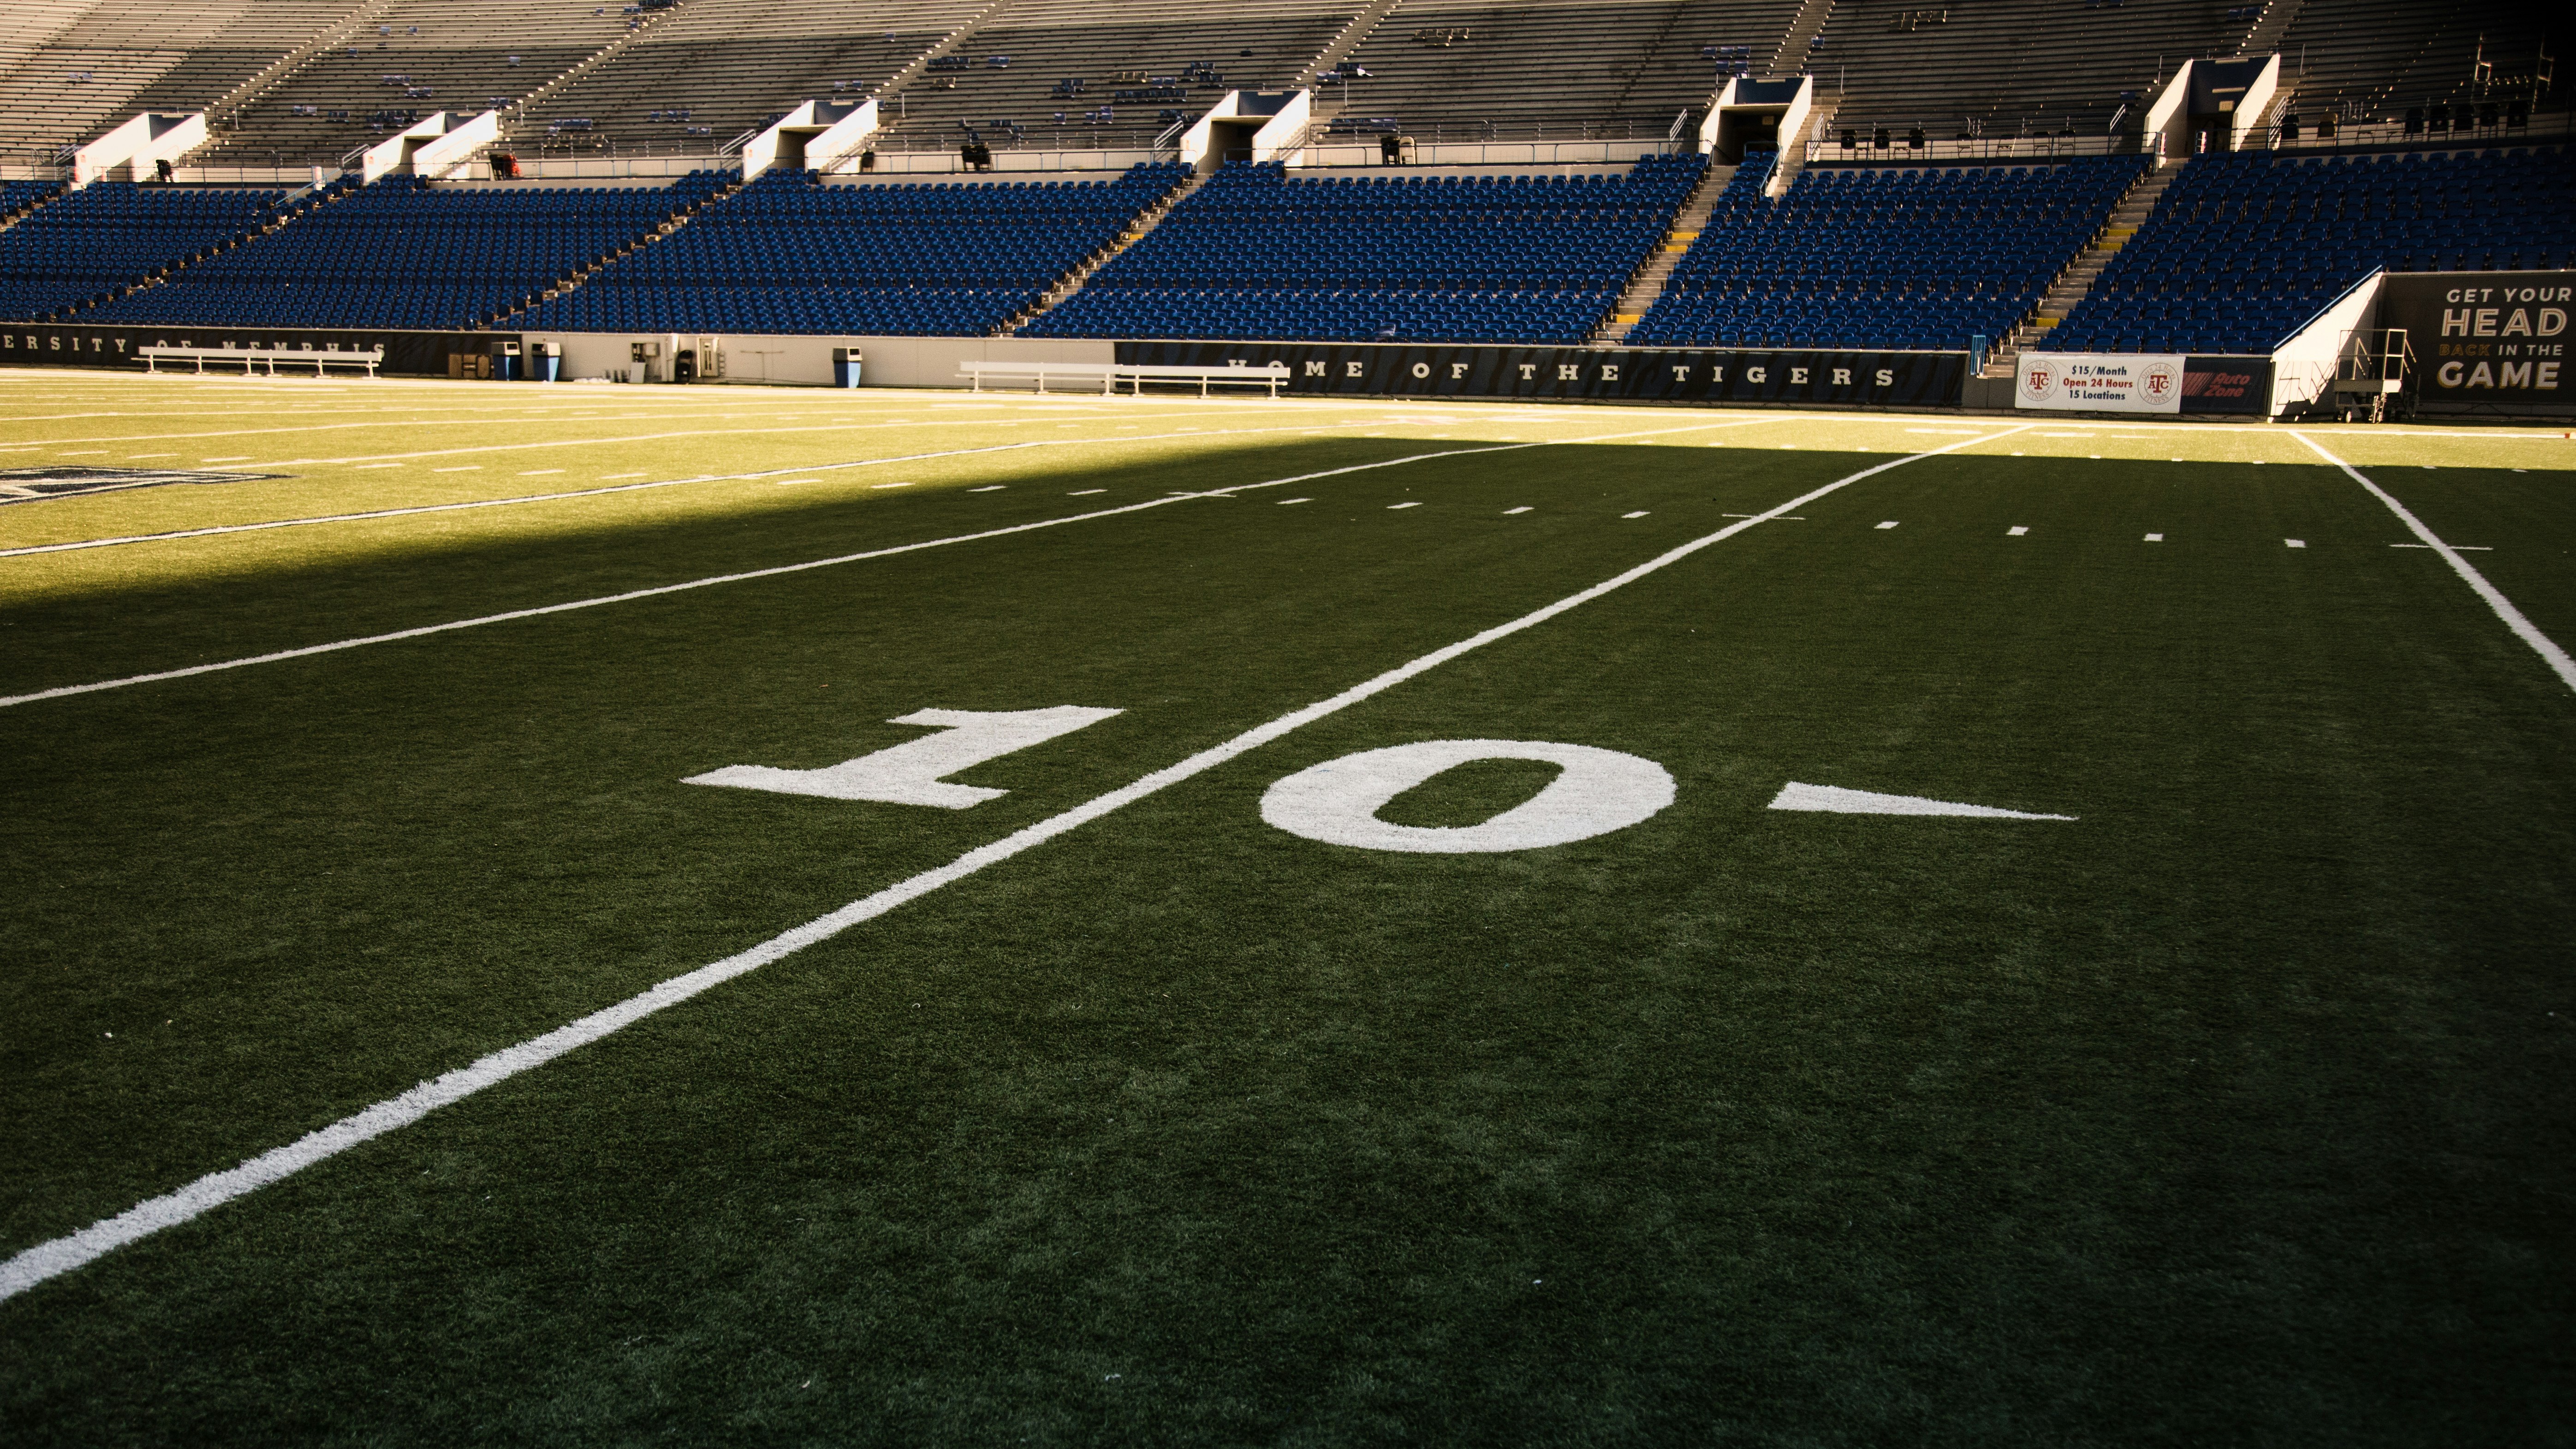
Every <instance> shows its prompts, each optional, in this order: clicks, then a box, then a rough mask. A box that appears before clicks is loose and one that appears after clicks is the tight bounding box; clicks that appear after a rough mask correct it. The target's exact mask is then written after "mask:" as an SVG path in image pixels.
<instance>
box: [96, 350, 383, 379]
mask: <svg viewBox="0 0 2576 1449" xmlns="http://www.w3.org/2000/svg"><path fill="white" fill-rule="evenodd" d="M134 351H135V355H137V356H139V357H141V358H142V359H143V370H144V371H145V372H157V371H159V370H160V369H159V368H157V367H155V366H154V364H155V363H161V362H193V363H195V364H197V371H199V372H203V371H205V370H206V364H207V363H209V362H238V363H240V364H241V365H242V376H244V377H248V376H250V374H251V369H252V368H254V367H257V366H260V365H261V364H266V365H267V367H268V375H269V376H271V377H275V376H277V365H278V364H279V363H281V362H283V363H286V364H287V365H288V366H290V367H300V366H302V365H304V364H305V363H308V362H309V363H311V364H313V375H314V376H315V377H320V376H322V375H323V374H324V373H325V372H328V371H329V370H330V369H331V368H333V367H335V366H338V367H363V368H365V369H366V370H367V376H369V377H373V376H375V375H376V369H377V368H379V367H382V366H384V364H385V350H384V349H383V348H381V347H375V348H370V349H368V350H367V351H365V352H306V351H302V350H300V349H298V350H289V349H287V348H283V347H163V346H153V347H138V348H136V349H134Z"/></svg>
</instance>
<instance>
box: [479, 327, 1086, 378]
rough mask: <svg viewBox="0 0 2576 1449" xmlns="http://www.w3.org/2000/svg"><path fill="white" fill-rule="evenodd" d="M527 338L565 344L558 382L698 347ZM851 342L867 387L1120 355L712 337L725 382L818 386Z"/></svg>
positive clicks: (1004, 340)
mask: <svg viewBox="0 0 2576 1449" xmlns="http://www.w3.org/2000/svg"><path fill="white" fill-rule="evenodd" d="M520 335H521V336H522V337H524V338H525V339H526V340H528V341H530V342H559V343H561V344H563V373H562V376H563V380H564V381H566V382H575V381H580V380H582V379H585V378H599V377H608V376H612V375H614V374H615V373H617V372H618V371H620V370H625V371H628V372H630V373H632V372H633V371H634V369H635V366H636V364H635V362H634V360H633V345H634V344H635V343H638V342H658V343H660V344H662V349H663V351H662V359H661V365H662V366H663V367H668V366H669V359H670V356H671V353H672V352H673V351H674V350H676V348H680V347H686V348H692V349H697V348H699V347H700V339H699V338H697V337H694V336H678V337H675V336H672V335H670V334H667V333H650V332H633V333H629V332H527V333H522V334H520ZM835 347H855V348H858V349H859V351H860V353H861V355H862V356H863V357H864V358H865V359H866V361H865V362H864V364H863V365H862V368H861V373H860V376H861V379H862V385H864V386H867V387H963V386H965V385H966V384H965V379H963V378H961V377H959V376H958V375H957V364H958V363H960V362H968V361H975V362H1096V363H1101V364H1104V365H1105V364H1107V363H1110V362H1114V361H1116V360H1117V346H1116V344H1114V343H1109V342H1081V341H1058V340H1053V339H1040V338H1028V337H806V336H764V335H756V334H741V333H729V334H726V335H723V336H719V337H717V338H716V339H715V349H716V351H718V352H720V353H721V354H722V356H723V368H724V376H723V378H722V379H721V381H724V382H753V383H757V382H771V383H795V384H804V385H810V386H816V387H822V386H828V385H829V384H830V383H831V380H832V349H833V348H835Z"/></svg>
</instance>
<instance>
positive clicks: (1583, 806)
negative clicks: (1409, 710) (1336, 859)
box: [1261, 740, 1673, 855]
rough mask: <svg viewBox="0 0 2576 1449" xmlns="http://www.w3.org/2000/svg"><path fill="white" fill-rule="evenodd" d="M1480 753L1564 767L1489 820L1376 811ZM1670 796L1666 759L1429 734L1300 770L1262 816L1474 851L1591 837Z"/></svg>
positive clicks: (1323, 834)
mask: <svg viewBox="0 0 2576 1449" xmlns="http://www.w3.org/2000/svg"><path fill="white" fill-rule="evenodd" d="M1473 760H1540V761H1544V762H1546V763H1548V764H1552V765H1556V766H1558V767H1559V773H1558V775H1557V777H1556V778H1555V779H1553V780H1550V781H1549V782H1548V783H1547V788H1545V789H1543V790H1541V791H1539V792H1538V793H1537V794H1536V795H1533V796H1531V797H1530V798H1529V799H1527V800H1524V801H1522V802H1521V803H1520V804H1518V805H1515V806H1513V807H1512V808H1511V809H1509V810H1506V811H1504V812H1503V813H1502V814H1500V815H1497V816H1495V817H1493V818H1492V819H1490V820H1487V821H1485V822H1484V823H1483V824H1481V825H1464V826H1428V825H1395V824H1390V823H1389V822H1387V821H1384V820H1380V819H1379V818H1378V816H1377V812H1378V811H1380V810H1382V809H1384V808H1386V804H1387V802H1388V801H1390V800H1393V799H1394V798H1395V797H1396V796H1398V795H1401V794H1403V793H1404V792H1405V791H1407V790H1410V789H1412V788H1413V787H1415V786H1416V785H1420V784H1423V783H1424V782H1426V781H1428V780H1430V779H1431V778H1432V777H1433V776H1435V775H1438V774H1440V773H1442V772H1443V771H1447V770H1453V769H1456V768H1457V767H1458V766H1460V765H1464V764H1467V763H1468V762H1470V761H1473ZM1671 803H1673V777H1672V776H1671V775H1670V774H1669V773H1667V772H1666V771H1665V769H1664V767H1663V766H1661V765H1658V764H1656V763H1655V762H1654V761H1652V760H1648V759H1641V758H1639V757H1638V756H1636V755H1624V754H1621V753H1620V752H1618V751H1617V750H1600V749H1594V748H1592V747H1591V746H1589V745H1556V744H1547V743H1544V742H1542V741H1538V740H1427V741H1424V742H1423V743H1421V744H1415V745H1391V746H1389V747H1387V748H1386V749H1382V750H1362V751H1360V752H1359V753H1358V754H1355V755H1344V756H1342V757H1341V758H1340V759H1338V760H1326V761H1325V762H1324V763H1322V764H1320V765H1314V766H1310V767H1308V768H1306V769H1303V770H1300V771H1298V772H1297V773H1296V774H1293V775H1290V776H1289V777H1288V778H1286V779H1284V780H1282V781H1280V782H1279V783H1278V784H1276V785H1273V786H1271V787H1270V791H1269V793H1268V794H1265V795H1263V796H1262V797H1261V818H1262V819H1264V820H1267V821H1269V822H1270V823H1271V824H1273V825H1275V826H1277V827H1279V828H1280V829H1282V830H1285V831H1287V832H1288V833H1289V834H1291V835H1302V836H1304V837H1306V838H1307V839H1308V840H1320V841H1323V842H1324V843H1325V844H1327V845H1349V846H1356V847H1358V848H1360V849H1363V850H1404V851H1413V852H1416V853H1420V854H1432V855H1474V854H1483V853H1486V852H1491V851H1502V850H1536V849H1539V848H1540V847H1541V846H1548V845H1564V844H1566V843H1568V842H1569V841H1576V840H1589V839H1590V838H1592V837H1593V836H1595V835H1607V834H1609V833H1610V832H1611V831H1613V830H1624V829H1626V828H1627V827H1628V826H1631V825H1634V824H1636V823H1637V822H1639V821H1641V820H1644V819H1646V818H1648V817H1649V816H1652V815H1653V814H1655V813H1656V812H1657V811H1659V810H1661V809H1663V808H1664V807H1665V806H1667V805H1670V804H1671Z"/></svg>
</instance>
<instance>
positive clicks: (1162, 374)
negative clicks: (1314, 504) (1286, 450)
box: [957, 362, 1288, 397]
mask: <svg viewBox="0 0 2576 1449" xmlns="http://www.w3.org/2000/svg"><path fill="white" fill-rule="evenodd" d="M957 371H958V374H959V375H960V376H963V377H970V378H973V379H974V380H975V391H977V392H982V391H983V390H984V384H985V383H986V382H987V381H992V382H1033V383H1035V384H1037V390H1038V391H1040V392H1044V391H1046V385H1047V380H1048V379H1050V378H1054V379H1058V380H1062V381H1076V382H1084V383H1098V384H1099V385H1100V391H1101V392H1102V393H1103V394H1104V395H1106V394H1109V393H1114V392H1116V391H1117V390H1118V384H1120V383H1122V382H1123V383H1126V384H1127V385H1128V389H1129V391H1131V392H1135V393H1142V392H1143V391H1144V390H1145V384H1146V383H1149V382H1179V383H1191V382H1195V383H1197V384H1198V385H1199V396H1201V397H1206V396H1207V395H1208V389H1209V388H1211V387H1224V386H1229V385H1231V386H1236V387H1267V388H1269V389H1270V395H1271V396H1272V397H1277V396H1279V389H1280V386H1281V385H1282V384H1284V383H1286V382H1287V381H1288V364H1286V363H1284V362H1273V363H1270V364H1269V365H1267V366H1264V367H1143V366H1133V367H1131V366H1127V365H1125V364H1122V363H1101V362H961V363H959V364H957Z"/></svg>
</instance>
